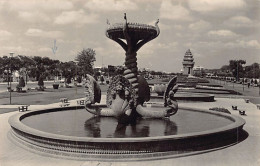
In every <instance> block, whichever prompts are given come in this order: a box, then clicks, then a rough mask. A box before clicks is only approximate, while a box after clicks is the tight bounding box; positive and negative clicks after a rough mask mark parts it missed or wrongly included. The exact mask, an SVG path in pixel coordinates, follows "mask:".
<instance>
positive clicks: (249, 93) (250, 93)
mask: <svg viewBox="0 0 260 166" xmlns="http://www.w3.org/2000/svg"><path fill="white" fill-rule="evenodd" d="M209 81H210V83H213V84H219V85H221V86H223V87H224V88H226V89H230V90H235V91H237V92H239V93H242V95H230V96H229V97H230V98H243V99H249V100H250V101H251V102H252V103H254V104H260V87H253V86H250V87H249V88H248V86H247V85H242V84H237V83H231V82H226V81H220V80H213V79H209ZM215 96H216V97H227V96H226V95H215Z"/></svg>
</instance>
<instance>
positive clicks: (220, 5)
mask: <svg viewBox="0 0 260 166" xmlns="http://www.w3.org/2000/svg"><path fill="white" fill-rule="evenodd" d="M188 4H189V7H190V9H191V10H194V11H197V12H202V13H205V12H211V11H219V10H229V9H240V8H243V7H244V6H245V5H246V3H245V2H244V1H243V0H188Z"/></svg>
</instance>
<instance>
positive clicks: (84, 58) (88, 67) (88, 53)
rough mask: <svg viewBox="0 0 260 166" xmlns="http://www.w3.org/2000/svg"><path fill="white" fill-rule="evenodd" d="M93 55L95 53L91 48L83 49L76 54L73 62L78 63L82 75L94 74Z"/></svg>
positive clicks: (94, 58) (94, 59)
mask: <svg viewBox="0 0 260 166" xmlns="http://www.w3.org/2000/svg"><path fill="white" fill-rule="evenodd" d="M95 55H96V53H95V51H94V50H93V49H91V48H87V49H83V50H82V51H81V52H79V53H78V55H77V57H76V59H75V60H76V61H78V66H79V67H80V68H81V71H83V73H82V74H84V75H86V74H90V75H93V74H94V69H93V63H94V62H95V61H96V57H95Z"/></svg>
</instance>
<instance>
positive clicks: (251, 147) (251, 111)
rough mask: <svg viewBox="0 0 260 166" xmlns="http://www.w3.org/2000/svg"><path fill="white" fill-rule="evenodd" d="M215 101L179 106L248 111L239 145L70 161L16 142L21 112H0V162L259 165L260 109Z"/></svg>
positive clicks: (78, 165) (80, 165)
mask: <svg viewBox="0 0 260 166" xmlns="http://www.w3.org/2000/svg"><path fill="white" fill-rule="evenodd" d="M215 100H216V101H215V102H185V103H179V106H180V107H182V106H185V107H191V108H203V109H209V108H212V107H224V108H227V109H228V110H230V111H231V113H232V114H233V115H236V116H241V115H239V113H238V111H235V110H232V109H231V107H232V105H237V106H238V108H239V109H244V110H246V116H242V118H244V119H245V120H246V124H245V126H244V130H245V131H246V132H247V133H248V134H249V135H248V137H247V138H246V139H245V140H244V141H242V142H239V143H238V144H235V145H232V146H230V147H227V148H224V149H220V150H216V151H211V152H207V153H202V154H197V155H191V156H185V157H180V158H166V159H162V160H152V161H151V160H150V161H149V160H148V161H138V162H137V161H136V162H135V161H131V162H99V161H76V160H67V159H61V158H56V157H49V156H48V157H47V156H44V155H42V154H41V155H40V154H38V153H32V152H30V151H28V150H25V149H23V148H21V147H20V146H17V145H15V144H14V143H13V142H12V141H11V140H10V137H9V136H8V135H9V134H8V132H9V131H10V126H9V124H8V118H9V117H10V116H12V115H14V114H17V113H18V111H15V112H10V113H4V114H1V115H0V121H1V126H0V131H1V135H0V146H1V151H0V165H1V166H12V165H22V166H26V165H39V166H41V165H44V166H46V165H70V166H74V165H75V166H88V165H89V166H90V165H91V166H92V165H99V166H102V165H103V166H110V165H113V166H122V165H123V166H124V165H135V166H138V165H173V164H176V165H189V166H190V165H236V166H240V165H241V166H244V165H252V166H254V165H255V166H258V165H260V159H259V156H260V151H259V148H260V121H259V119H260V110H258V109H257V107H256V105H255V104H253V103H251V102H250V103H246V102H245V100H244V99H240V98H215ZM104 102H105V96H103V95H102V103H104ZM76 104H77V103H76V100H71V105H76ZM58 106H59V103H54V104H48V105H31V106H30V107H29V109H30V110H37V109H46V108H52V107H58ZM0 107H2V108H4V107H5V108H8V107H17V106H16V105H12V106H10V105H1V106H0Z"/></svg>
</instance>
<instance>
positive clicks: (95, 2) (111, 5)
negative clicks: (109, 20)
mask: <svg viewBox="0 0 260 166" xmlns="http://www.w3.org/2000/svg"><path fill="white" fill-rule="evenodd" d="M85 7H86V8H87V9H89V10H92V11H105V12H109V11H111V12H112V11H125V10H136V9H138V7H137V5H136V4H135V3H134V2H132V1H131V0H124V1H119V0H90V1H88V2H87V3H86V4H85Z"/></svg>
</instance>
